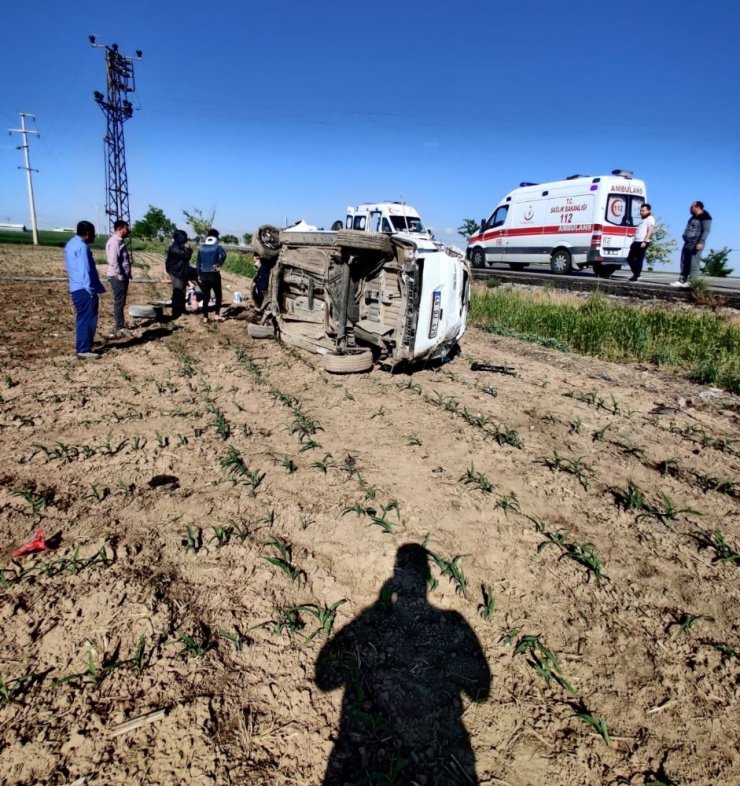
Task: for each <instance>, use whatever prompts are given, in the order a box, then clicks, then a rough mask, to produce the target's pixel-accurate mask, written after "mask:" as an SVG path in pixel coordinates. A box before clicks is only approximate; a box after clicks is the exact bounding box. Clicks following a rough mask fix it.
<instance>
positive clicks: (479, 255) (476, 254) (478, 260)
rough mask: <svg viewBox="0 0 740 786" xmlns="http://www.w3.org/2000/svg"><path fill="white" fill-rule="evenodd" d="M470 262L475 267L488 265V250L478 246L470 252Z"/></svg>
mask: <svg viewBox="0 0 740 786" xmlns="http://www.w3.org/2000/svg"><path fill="white" fill-rule="evenodd" d="M470 262H471V264H472V265H473V267H486V252H485V249H483V248H481V247H480V246H476V247H475V248H474V249H473V250H472V251H471V252H470Z"/></svg>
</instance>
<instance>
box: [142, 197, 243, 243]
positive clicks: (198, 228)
mask: <svg viewBox="0 0 740 786" xmlns="http://www.w3.org/2000/svg"><path fill="white" fill-rule="evenodd" d="M182 214H183V216H184V217H185V222H186V223H187V224H188V225H189V226H190V228H191V229H192V231H193V234H194V235H195V239H196V241H197V240H200V239H202V238H204V237H205V236H206V233H207V232H208V230H209V229H210V228H211V227H212V226H213V222H214V220H215V218H216V211H215V209H211V210H210V212H207V213H206V212H204V211H203V210H201V209H200V208H197V207H195V208H193V210H192V212H188V211H187V210H183V211H182ZM175 229H177V227H176V226H175V223H174V221H171V220H170V219H169V218H168V217H167V215H166V214H165V212H164V210H162V209H161V208H159V207H154V205H149V209H148V210H147V211H146V213H144V215H143V216H142V218H140V219H139V220H138V221H135V222H134V225H133V226H132V227H131V234H132V235H133V236H134V237H137V238H140V239H141V240H156V241H158V242H160V243H164V242H166V241H167V240H170V239H171V238H172V234H173V233H174V231H175ZM220 240H221V242H222V243H238V242H239V238H238V237H237V236H236V235H221V238H220ZM242 240H243V241H244V242H245V243H246V244H247V245H249V243H251V242H252V233H251V232H245V233H244V234H243V235H242Z"/></svg>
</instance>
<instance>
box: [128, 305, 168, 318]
mask: <svg viewBox="0 0 740 786" xmlns="http://www.w3.org/2000/svg"><path fill="white" fill-rule="evenodd" d="M157 311H159V315H161V313H162V307H161V306H159V308H157V307H156V306H129V307H128V315H129V316H130V317H133V318H134V319H157V316H158V314H157Z"/></svg>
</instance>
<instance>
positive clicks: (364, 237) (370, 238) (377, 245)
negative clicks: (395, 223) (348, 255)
mask: <svg viewBox="0 0 740 786" xmlns="http://www.w3.org/2000/svg"><path fill="white" fill-rule="evenodd" d="M337 245H338V246H342V247H344V248H360V249H363V250H365V249H367V250H368V251H382V252H384V253H386V254H392V253H393V245H392V243H391V238H390V235H386V234H385V233H384V232H364V231H362V230H360V229H340V230H339V231H338V232H337Z"/></svg>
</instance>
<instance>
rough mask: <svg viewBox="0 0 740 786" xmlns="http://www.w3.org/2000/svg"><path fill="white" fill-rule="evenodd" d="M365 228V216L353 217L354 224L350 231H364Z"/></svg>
mask: <svg viewBox="0 0 740 786" xmlns="http://www.w3.org/2000/svg"><path fill="white" fill-rule="evenodd" d="M364 228H365V216H355V222H354V224H353V225H352V229H364Z"/></svg>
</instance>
